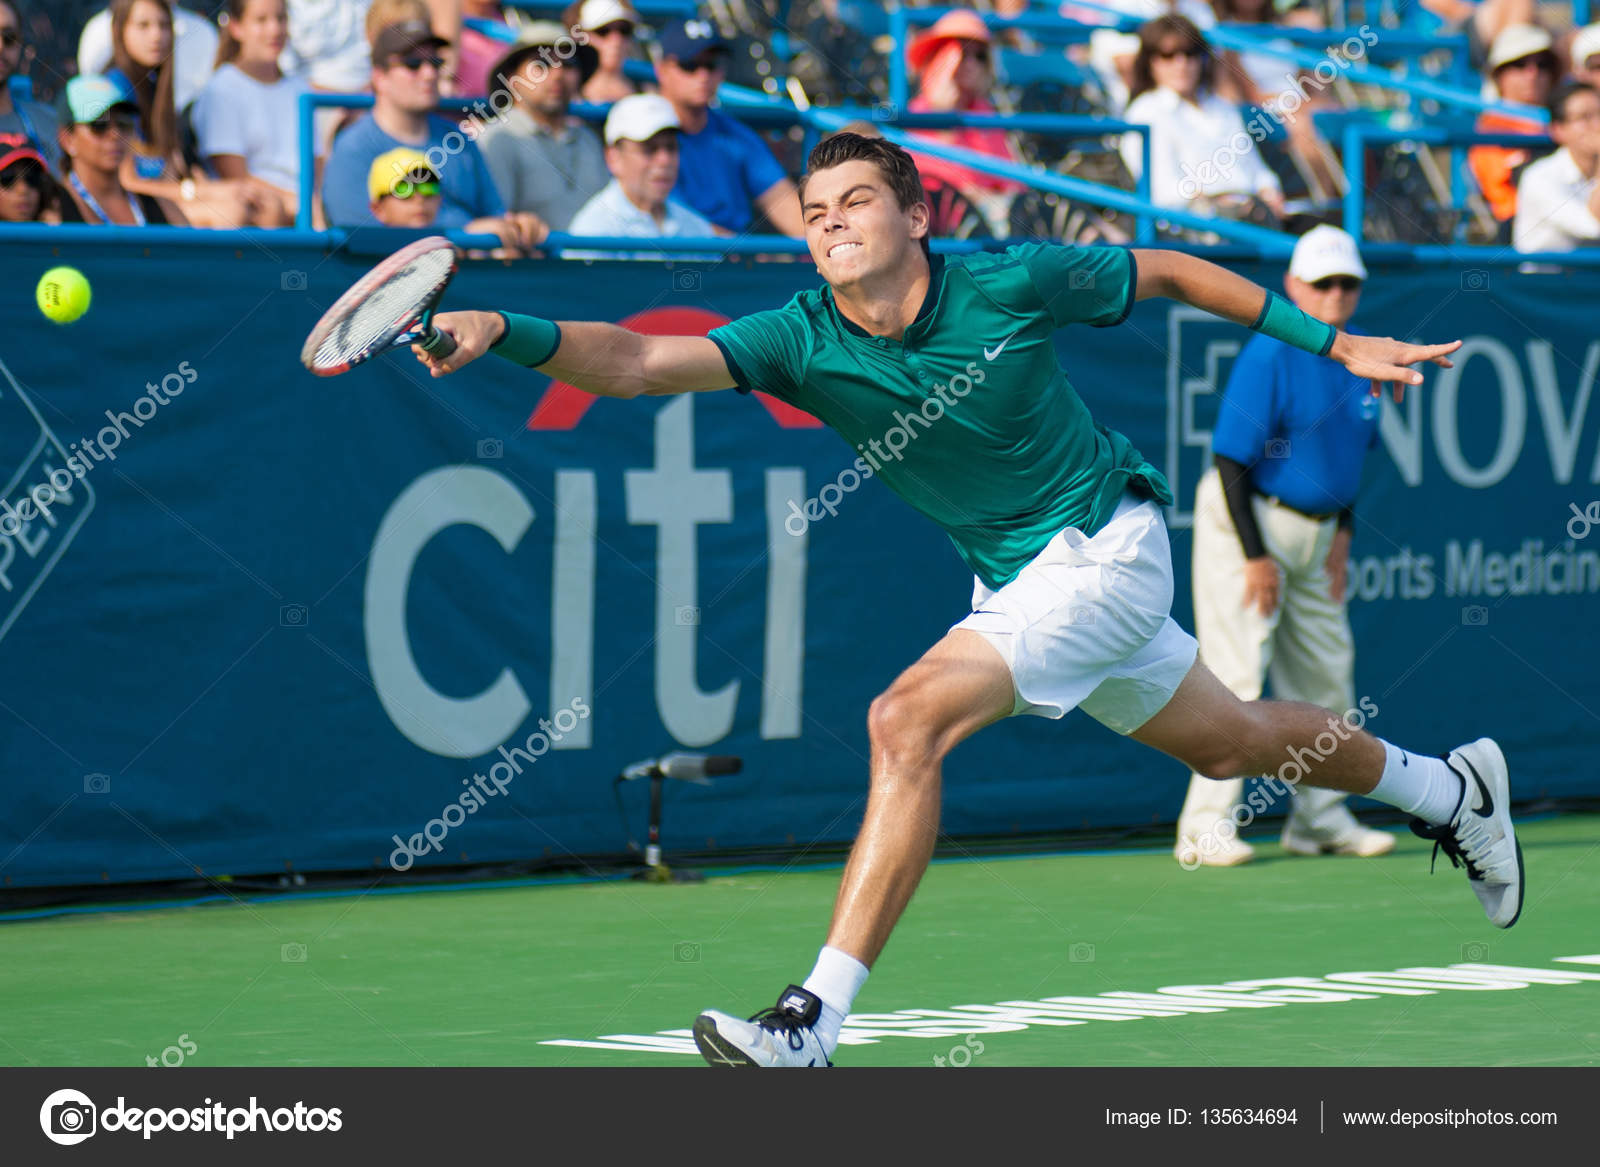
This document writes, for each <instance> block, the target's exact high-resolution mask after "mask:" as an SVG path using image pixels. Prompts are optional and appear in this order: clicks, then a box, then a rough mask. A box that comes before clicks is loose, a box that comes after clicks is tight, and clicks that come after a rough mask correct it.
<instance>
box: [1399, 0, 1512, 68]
mask: <svg viewBox="0 0 1600 1167" xmlns="http://www.w3.org/2000/svg"><path fill="white" fill-rule="evenodd" d="M1422 6H1423V7H1424V8H1426V9H1427V10H1428V11H1429V12H1431V13H1433V14H1434V15H1435V16H1437V17H1438V18H1439V19H1440V20H1442V21H1443V22H1444V24H1445V27H1446V28H1448V29H1452V30H1460V29H1463V28H1465V29H1466V32H1467V53H1468V58H1469V60H1470V61H1471V63H1472V67H1473V68H1474V69H1477V68H1480V67H1482V65H1483V62H1484V59H1485V57H1486V55H1487V53H1488V51H1489V46H1491V45H1493V44H1494V42H1495V41H1496V40H1497V39H1498V38H1499V36H1500V34H1501V33H1502V32H1504V31H1505V30H1506V29H1508V28H1510V27H1511V26H1512V25H1515V24H1532V23H1533V17H1534V9H1535V8H1536V7H1537V5H1536V4H1535V0H1422Z"/></svg>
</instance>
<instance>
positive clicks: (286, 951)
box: [278, 943, 306, 964]
mask: <svg viewBox="0 0 1600 1167" xmlns="http://www.w3.org/2000/svg"><path fill="white" fill-rule="evenodd" d="M278 958H279V959H280V960H281V961H283V963H284V964H304V963H305V962H306V946H305V945H304V944H293V943H290V944H284V945H282V946H280V947H279V949H278Z"/></svg>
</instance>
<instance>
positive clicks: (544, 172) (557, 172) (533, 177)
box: [478, 20, 606, 231]
mask: <svg viewBox="0 0 1600 1167" xmlns="http://www.w3.org/2000/svg"><path fill="white" fill-rule="evenodd" d="M595 60H596V53H595V50H594V49H593V48H592V47H591V46H589V45H583V44H579V43H578V41H577V40H576V39H575V38H574V37H573V36H571V35H570V34H569V33H568V32H567V30H566V29H565V28H563V27H562V26H561V25H559V24H557V23H556V22H555V21H553V20H538V21H533V22H531V23H529V24H527V25H525V26H523V29H522V31H521V32H520V33H519V34H518V36H517V43H516V44H515V45H514V46H513V47H512V48H511V51H510V52H508V53H505V54H504V55H503V56H502V57H501V59H500V60H499V61H498V62H497V63H496V64H495V66H494V67H493V68H492V69H491V70H490V72H489V100H490V104H491V105H492V106H493V107H494V108H495V110H497V111H498V110H504V111H505V113H504V114H503V115H502V116H500V117H498V118H495V119H494V120H493V121H492V122H490V123H489V125H488V127H487V128H486V129H484V130H483V133H482V136H481V137H479V139H478V149H480V150H482V151H483V158H484V161H485V162H486V163H487V164H488V166H489V173H490V174H492V175H493V176H494V184H495V186H496V188H498V189H499V191H500V197H501V198H502V199H503V200H504V201H505V204H506V206H507V207H509V208H510V209H511V210H513V211H521V212H525V213H528V214H532V215H537V216H538V217H539V218H540V219H541V220H543V221H544V222H545V223H547V224H548V225H549V226H550V228H551V229H552V230H555V231H564V230H566V228H567V224H568V223H570V222H572V216H574V215H576V214H577V213H578V209H579V208H580V207H582V206H583V204H584V203H586V202H588V201H589V199H590V198H591V197H593V196H594V195H595V193H596V192H598V191H599V190H600V188H601V187H603V186H605V184H606V159H605V152H604V151H603V150H602V149H601V147H600V139H599V138H597V137H596V136H595V133H594V131H593V130H591V129H590V128H589V127H588V126H586V125H584V124H583V123H582V122H581V121H579V120H578V119H577V118H575V117H573V116H572V114H571V113H570V112H568V111H569V109H570V108H571V105H572V99H573V97H574V96H575V95H576V94H577V92H578V90H579V88H581V87H582V85H583V82H584V81H585V80H587V79H588V77H589V74H590V73H592V72H593V71H594V65H595Z"/></svg>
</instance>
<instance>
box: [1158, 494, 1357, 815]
mask: <svg viewBox="0 0 1600 1167" xmlns="http://www.w3.org/2000/svg"><path fill="white" fill-rule="evenodd" d="M1252 505H1253V506H1254V508H1255V516H1256V525H1257V526H1258V527H1260V529H1261V541H1262V543H1263V544H1264V545H1265V547H1266V550H1267V554H1268V555H1270V556H1271V557H1272V558H1273V560H1274V561H1275V562H1276V563H1277V564H1278V572H1279V579H1280V581H1281V587H1280V598H1279V603H1278V608H1277V611H1275V612H1273V614H1272V615H1271V616H1263V615H1261V613H1260V612H1259V611H1258V610H1256V609H1255V608H1254V607H1252V608H1250V609H1249V610H1248V611H1247V610H1246V609H1245V606H1244V563H1245V559H1244V551H1243V549H1242V548H1241V546H1240V544H1239V534H1238V532H1237V531H1236V530H1235V529H1234V525H1233V519H1232V517H1231V516H1230V515H1229V514H1228V504H1227V499H1226V498H1225V497H1224V495H1223V493H1222V480H1221V478H1220V476H1219V475H1218V474H1217V471H1216V470H1215V469H1212V470H1210V471H1208V472H1207V473H1206V474H1205V476H1204V477H1202V478H1201V479H1200V486H1199V489H1198V491H1197V492H1196V496H1195V509H1194V571H1193V576H1194V622H1195V634H1196V636H1197V638H1198V639H1199V641H1200V659H1201V660H1202V661H1204V662H1205V664H1206V667H1208V668H1209V669H1210V670H1211V671H1212V672H1213V673H1215V674H1216V675H1217V677H1218V679H1219V680H1221V681H1222V683H1223V684H1224V685H1226V686H1227V687H1228V688H1229V689H1230V690H1232V691H1233V693H1234V695H1235V696H1237V697H1238V698H1239V699H1240V700H1242V701H1254V700H1256V699H1258V698H1259V697H1260V696H1261V688H1262V684H1263V681H1264V680H1266V679H1267V678H1269V677H1270V679H1271V681H1272V694H1273V696H1274V697H1276V698H1278V699H1279V700H1282V701H1309V702H1311V703H1312V704H1313V705H1321V706H1324V707H1326V708H1328V709H1331V710H1333V711H1334V712H1335V713H1342V712H1343V711H1345V710H1346V709H1349V708H1351V707H1352V706H1353V705H1354V704H1355V683H1354V671H1355V647H1354V645H1353V643H1352V641H1351V636H1350V620H1349V616H1348V615H1347V613H1346V611H1345V605H1344V604H1342V603H1335V602H1334V601H1333V600H1332V599H1330V598H1329V596H1328V572H1327V567H1326V563H1327V558H1328V548H1329V547H1330V546H1331V544H1332V542H1333V536H1334V532H1335V530H1336V529H1337V527H1338V521H1337V520H1336V519H1332V518H1329V519H1322V520H1320V521H1319V520H1316V519H1311V518H1307V517H1306V516H1305V515H1301V514H1297V513H1295V512H1294V511H1291V510H1286V509H1285V508H1283V507H1280V506H1275V505H1274V504H1272V503H1269V502H1267V500H1266V499H1264V498H1261V497H1259V496H1258V497H1256V498H1254V499H1253V500H1252ZM1287 760H1288V759H1287V758H1285V761H1287ZM1243 790H1244V779H1242V778H1232V779H1228V780H1226V781H1222V782H1218V781H1214V780H1212V779H1210V778H1206V777H1203V776H1202V775H1199V774H1195V775H1193V776H1192V777H1191V778H1190V780H1189V794H1188V797H1187V798H1186V799H1184V803H1183V812H1182V814H1181V815H1180V816H1179V818H1178V834H1179V835H1180V836H1182V835H1184V834H1203V833H1204V832H1205V831H1207V830H1209V829H1210V828H1211V826H1212V825H1213V824H1214V823H1215V822H1216V820H1217V819H1219V818H1226V817H1227V816H1228V815H1229V813H1230V812H1231V811H1232V810H1233V808H1234V806H1235V805H1237V804H1238V802H1239V799H1240V797H1241V795H1242V793H1243ZM1347 797H1348V795H1346V794H1344V793H1342V792H1340V791H1337V790H1321V789H1317V788H1315V787H1309V786H1308V787H1299V788H1296V789H1295V792H1294V797H1293V801H1292V805H1291V807H1290V822H1291V824H1292V825H1293V826H1294V828H1295V829H1296V830H1297V831H1312V830H1316V829H1317V828H1318V827H1319V826H1324V827H1332V826H1334V825H1335V824H1336V823H1338V822H1339V821H1341V820H1345V817H1346V815H1347V813H1348V812H1346V811H1345V809H1344V800H1345V799H1346V798H1347Z"/></svg>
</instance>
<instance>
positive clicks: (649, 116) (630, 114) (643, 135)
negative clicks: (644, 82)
mask: <svg viewBox="0 0 1600 1167" xmlns="http://www.w3.org/2000/svg"><path fill="white" fill-rule="evenodd" d="M682 128H683V123H682V122H680V121H679V120H678V111H677V110H675V109H673V108H672V102H670V101H668V100H667V99H666V98H664V97H662V96H661V95H660V94H657V93H635V94H634V95H633V96H632V97H624V98H622V99H621V100H620V101H618V102H617V103H616V104H615V105H613V106H612V107H611V112H610V113H609V114H607V115H606V145H607V146H615V145H616V144H617V143H618V142H620V141H622V140H623V139H624V138H626V139H627V140H628V141H630V142H648V141H649V140H650V139H651V138H653V137H655V136H656V135H657V134H659V133H660V132H661V131H662V130H677V129H682Z"/></svg>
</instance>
